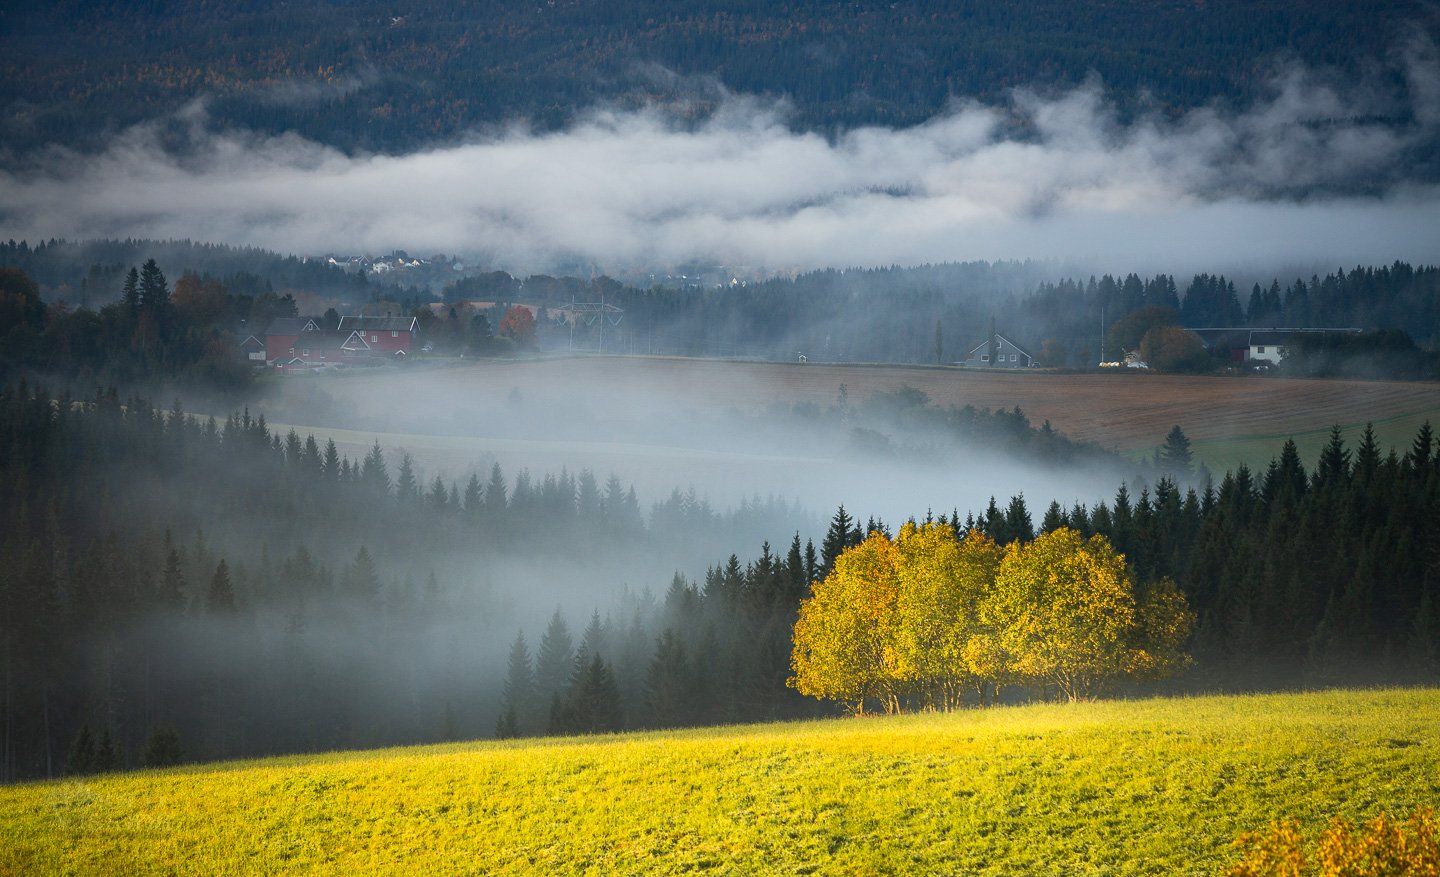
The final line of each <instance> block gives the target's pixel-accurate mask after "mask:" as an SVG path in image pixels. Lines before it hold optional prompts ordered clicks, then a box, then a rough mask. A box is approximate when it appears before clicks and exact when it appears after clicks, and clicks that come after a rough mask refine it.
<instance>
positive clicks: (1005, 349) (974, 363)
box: [963, 333, 1035, 368]
mask: <svg viewBox="0 0 1440 877" xmlns="http://www.w3.org/2000/svg"><path fill="white" fill-rule="evenodd" d="M995 348H996V354H995V361H994V362H991V361H990V342H989V340H986V341H982V342H981V343H979V344H977V345H975V347H973V348H971V350H970V352H969V353H967V354H965V359H964V363H963V364H964V365H965V366H966V367H968V368H1032V367H1034V365H1035V357H1033V356H1031V355H1030V353H1029V352H1028V351H1027V350H1025V348H1023V347H1021V346H1020V345H1018V344H1016V343H1015V342H1014V341H1011V340H1010V339H1009V338H1006V337H1005V336H1004V335H1001V334H999V333H996V335H995Z"/></svg>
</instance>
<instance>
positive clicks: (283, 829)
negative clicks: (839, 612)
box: [0, 690, 1440, 874]
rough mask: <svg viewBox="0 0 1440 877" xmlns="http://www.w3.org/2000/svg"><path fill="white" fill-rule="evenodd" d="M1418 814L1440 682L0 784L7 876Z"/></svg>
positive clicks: (1106, 848) (854, 853)
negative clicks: (1416, 686) (1426, 686)
mask: <svg viewBox="0 0 1440 877" xmlns="http://www.w3.org/2000/svg"><path fill="white" fill-rule="evenodd" d="M1437 801H1440V690H1398V691H1395V690H1392V691H1341V692H1325V693H1315V694H1299V695H1267V696H1250V697H1206V698H1194V699H1174V700H1148V701H1135V702H1128V703H1127V702H1112V703H1097V704H1084V705H1073V706H1072V705H1044V706H1033V707H1017V708H1003V709H994V710H989V711H984V712H980V711H972V712H966V713H962V714H957V715H945V716H928V715H927V716H906V717H901V718H893V719H857V720H835V721H822V722H810V723H797V724H783V725H762V726H750V727H732V728H720V729H708V730H697V731H687V732H675V733H653V734H629V735H621V736H615V737H597V738H571V739H556V740H540V741H527V742H521V743H493V742H492V743H467V744H456V745H446V746H432V747H422V748H412V749H395V750H386V751H375V752H358V753H341V754H331V755H323V756H313V757H293V758H279V759H271V760H266V761H255V762H238V763H231V764H221V765H210V766H197V767H192V768H184V769H174V770H169V771H158V772H145V773H134V774H128V775H115V776H108V777H104V778H100V779H88V780H83V781H60V782H49V783H38V784H32V785H26V786H19V787H11V788H7V789H3V790H0V826H4V828H5V834H6V835H7V840H6V841H5V843H4V844H0V871H3V872H6V873H51V872H66V873H87V874H94V873H126V874H144V873H161V872H164V873H176V872H204V873H238V872H253V871H292V870H310V871H319V872H329V873H384V872H390V873H402V872H403V873H544V874H552V873H593V874H611V873H647V874H649V873H680V872H687V871H702V870H711V871H717V872H721V873H746V874H750V873H774V874H805V873H957V872H964V873H993V874H1001V873H1009V874H1014V873H1050V874H1076V873H1085V872H1092V873H1096V872H1098V873H1118V874H1170V873H1213V872H1215V871H1216V870H1217V869H1218V868H1220V867H1221V866H1222V865H1223V864H1224V863H1226V862H1228V861H1230V860H1231V858H1232V851H1231V848H1230V841H1231V840H1232V839H1233V838H1234V837H1235V835H1237V834H1238V833H1240V832H1242V831H1246V830H1249V829H1255V828H1259V827H1262V826H1264V825H1265V824H1266V823H1267V822H1268V820H1270V819H1271V818H1274V817H1276V816H1280V815H1292V816H1295V817H1297V818H1299V819H1300V820H1301V821H1302V822H1303V823H1305V824H1306V825H1307V827H1308V826H1316V825H1319V824H1321V823H1323V822H1325V821H1327V820H1328V819H1329V818H1331V817H1332V816H1334V815H1337V814H1338V815H1345V816H1350V817H1357V818H1358V817H1364V816H1369V815H1373V814H1374V813H1375V812H1377V811H1378V810H1380V809H1382V808H1384V809H1389V810H1391V811H1393V812H1408V811H1409V810H1410V809H1411V808H1413V807H1414V806H1416V805H1418V804H1422V803H1429V804H1434V803H1436V802H1437Z"/></svg>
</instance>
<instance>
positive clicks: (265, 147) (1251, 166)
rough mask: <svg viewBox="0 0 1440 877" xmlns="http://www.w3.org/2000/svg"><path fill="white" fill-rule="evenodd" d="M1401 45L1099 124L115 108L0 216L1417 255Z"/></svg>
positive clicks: (353, 234) (736, 244)
mask: <svg viewBox="0 0 1440 877" xmlns="http://www.w3.org/2000/svg"><path fill="white" fill-rule="evenodd" d="M1404 68H1405V78H1406V81H1407V86H1406V87H1405V88H1404V89H1403V90H1402V92H1403V94H1404V95H1405V97H1404V98H1403V99H1402V98H1398V97H1396V95H1395V94H1388V93H1384V92H1382V91H1380V90H1378V89H1376V88H1373V87H1370V86H1367V85H1360V84H1354V83H1351V84H1343V83H1342V84H1327V83H1325V82H1323V81H1321V78H1320V77H1318V76H1316V75H1314V74H1312V73H1310V72H1307V71H1305V70H1302V69H1297V68H1290V69H1286V70H1283V71H1280V72H1279V73H1278V74H1277V75H1276V77H1275V78H1274V80H1273V83H1272V93H1271V95H1270V97H1269V98H1268V99H1266V100H1264V101H1261V102H1259V103H1257V104H1256V105H1255V106H1252V107H1250V108H1248V109H1246V110H1244V111H1240V112H1224V111H1221V110H1219V109H1215V108H1207V109H1204V110H1199V111H1195V112H1192V113H1190V114H1188V115H1185V116H1184V117H1182V118H1179V119H1162V118H1160V117H1158V116H1157V117H1147V118H1141V119H1139V120H1137V121H1132V122H1129V123H1126V124H1122V123H1120V122H1119V121H1117V119H1116V117H1115V114H1114V112H1113V111H1112V109H1111V107H1110V106H1109V104H1108V102H1107V100H1106V96H1105V94H1104V93H1103V91H1102V89H1101V88H1100V87H1099V86H1098V85H1091V86H1087V87H1085V88H1081V89H1079V90H1076V91H1073V92H1071V93H1068V94H1064V95H1060V96H1058V97H1040V96H1037V95H1035V94H1032V93H1028V92H1017V93H1016V94H1015V95H1014V97H1013V99H1012V101H1011V102H1010V103H1009V104H1007V105H1005V106H982V105H978V104H974V103H959V104H956V105H955V106H954V107H953V108H952V109H951V110H950V111H949V112H946V113H944V114H942V115H940V116H938V117H936V118H935V119H932V120H931V121H929V122H927V123H925V124H922V125H918V126H915V127H911V128H902V129H886V128H864V129H858V130H853V131H850V132H848V133H844V134H842V135H840V136H838V137H835V138H833V139H827V138H825V137H822V136H819V135H817V134H813V133H805V132H796V131H793V130H791V129H790V128H789V127H787V125H786V124H785V113H784V107H783V106H781V105H775V104H766V103H761V102H758V101H755V100H752V99H746V98H743V97H731V98H728V99H727V100H725V101H724V102H723V104H722V105H721V107H720V109H719V111H718V112H716V113H714V114H713V115H712V116H710V117H709V118H708V119H706V120H705V121H704V122H702V123H700V124H699V125H694V124H690V125H686V124H683V123H681V122H680V121H678V120H677V119H676V118H675V116H674V115H673V114H670V113H667V111H666V110H665V109H664V108H652V109H649V110H643V111H638V112H617V111H606V110H599V111H595V112H593V113H591V114H590V115H588V116H587V117H586V118H584V119H583V120H582V121H580V122H578V123H577V124H575V125H573V126H572V127H570V128H569V129H567V130H564V131H561V132H558V133H548V134H537V133H533V132H530V131H528V130H526V129H524V128H521V127H516V128H512V129H510V130H507V131H504V132H500V133H496V134H491V135H488V136H484V137H476V138H475V139H472V140H471V141H469V142H466V143H463V144H459V145H451V146H445V147H441V148H434V149H430V150H426V151H421V152H416V153H411V154H406V155H398V156H387V155H365V156H347V155H344V154H342V153H340V152H338V151H336V150H333V149H330V148H327V147H325V146H322V145H320V144H317V143H314V142H311V141H307V140H304V139H301V138H298V137H295V136H278V137H263V136H259V135H255V134H253V133H248V132H236V131H230V132H222V133H207V132H205V130H204V127H205V126H204V120H203V118H195V117H192V118H191V119H190V121H189V123H188V124H190V125H191V137H190V146H189V147H187V148H186V149H185V150H183V151H181V152H178V153H177V151H176V150H174V149H167V148H165V147H164V146H163V145H162V134H161V126H158V125H151V126H140V127H137V128H134V129H131V130H129V131H127V132H125V133H124V134H123V135H122V136H121V137H119V138H118V139H117V140H116V141H114V142H113V144H112V145H111V146H110V147H109V149H107V150H106V151H105V152H103V153H101V154H98V155H78V154H75V153H73V152H69V151H66V150H63V149H56V150H54V151H52V152H51V153H49V154H48V155H47V156H45V157H43V158H42V159H40V160H38V161H37V162H36V163H35V164H34V165H32V166H31V167H30V168H28V169H27V170H24V171H11V172H8V173H5V174H0V236H4V237H13V238H21V237H25V238H30V239H32V240H33V239H36V238H42V237H68V238H72V239H73V238H84V237H100V236H107V237H110V236H115V237H140V236H145V237H185V238H194V239H204V240H215V241H224V242H229V243H246V244H256V245H260V246H265V247H269V248H274V249H277V250H281V251H283V252H297V253H322V252H331V251H335V252H354V251H370V252H384V251H388V250H389V249H391V248H394V247H402V248H405V249H409V250H412V251H416V252H426V253H428V252H434V251H446V252H457V253H467V254H477V255H482V256H484V257H485V258H487V259H489V260H492V261H493V262H495V263H497V264H499V265H502V266H505V267H509V268H511V269H512V270H517V271H531V270H546V269H551V268H554V267H555V266H556V265H560V264H573V263H574V262H575V261H581V262H585V263H590V264H593V265H596V266H598V267H600V268H602V269H605V270H611V271H621V270H635V269H640V268H647V267H663V266H670V265H675V264H679V263H682V262H684V261H687V260H692V259H696V260H707V261H719V262H723V263H726V264H732V265H750V266H767V267H769V268H772V269H782V268H814V267H822V266H829V265H878V264H891V263H901V264H908V263H919V262H928V261H945V260H964V259H1001V258H1059V259H1067V260H1080V261H1091V262H1094V263H1096V264H1101V265H1116V266H1117V267H1123V268H1131V267H1134V268H1140V267H1155V268H1169V269H1171V270H1180V269H1183V268H1185V267H1188V266H1191V265H1195V266H1199V265H1202V264H1211V265H1213V264H1214V263H1215V262H1216V261H1224V262H1225V263H1227V264H1239V263H1246V262H1265V263H1272V264H1273V263H1276V262H1296V261H1317V260H1318V261H1322V262H1325V263H1327V264H1328V263H1337V262H1358V261H1367V262H1374V261H1385V260H1390V259H1394V258H1404V259H1411V260H1420V261H1426V260H1434V259H1435V258H1437V256H1440V253H1437V250H1440V235H1437V234H1436V232H1435V229H1436V228H1440V187H1437V186H1436V185H1434V184H1433V183H1430V182H1416V181H1415V179H1416V178H1417V174H1416V170H1415V169H1416V167H1417V166H1423V164H1424V163H1425V162H1426V161H1433V156H1434V155H1435V154H1436V149H1437V143H1440V139H1437V136H1436V135H1437V129H1440V86H1437V82H1440V64H1437V62H1436V57H1435V50H1434V47H1433V45H1431V44H1430V43H1428V42H1424V43H1416V44H1415V45H1414V46H1412V47H1411V49H1410V50H1409V51H1408V52H1407V53H1405V64H1404ZM172 124H173V122H172ZM1433 172H1434V168H1431V169H1430V170H1429V172H1428V173H1426V174H1424V175H1421V177H1420V178H1421V179H1434V176H1433Z"/></svg>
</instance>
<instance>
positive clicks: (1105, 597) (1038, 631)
mask: <svg viewBox="0 0 1440 877" xmlns="http://www.w3.org/2000/svg"><path fill="white" fill-rule="evenodd" d="M980 614H981V618H982V620H983V621H984V622H985V624H986V625H987V626H988V627H989V628H990V629H991V630H992V631H993V634H992V635H993V636H994V646H993V650H994V652H995V653H997V655H998V657H997V658H996V660H997V662H998V663H1000V664H1001V665H1003V666H1004V667H1005V668H1007V669H1008V670H1009V671H1010V672H1012V673H1014V674H1016V675H1018V676H1021V677H1025V678H1027V679H1030V680H1034V681H1036V682H1039V683H1042V684H1050V685H1054V686H1055V687H1056V688H1057V689H1059V691H1060V693H1061V694H1062V695H1064V696H1065V697H1066V698H1068V699H1069V700H1072V701H1074V700H1087V699H1090V698H1093V697H1095V696H1097V695H1099V694H1101V693H1102V692H1103V691H1104V690H1105V689H1107V688H1108V687H1110V686H1111V685H1112V684H1114V683H1115V682H1116V681H1117V680H1120V679H1124V678H1152V679H1153V678H1159V677H1162V676H1164V675H1166V674H1168V673H1171V672H1174V670H1176V669H1178V668H1179V667H1180V666H1182V665H1183V663H1184V660H1185V655H1184V653H1183V652H1182V651H1181V650H1180V645H1181V644H1182V643H1183V642H1184V640H1185V637H1186V636H1188V635H1189V631H1190V625H1191V623H1192V619H1191V615H1190V612H1189V609H1188V608H1187V607H1186V605H1185V601H1184V598H1183V597H1182V596H1181V595H1180V594H1179V592H1178V591H1176V589H1175V586H1174V584H1173V583H1171V582H1168V581H1161V582H1158V583H1156V584H1153V585H1150V586H1148V587H1146V588H1143V589H1137V587H1136V585H1135V582H1134V580H1133V578H1132V577H1131V575H1130V572H1129V570H1128V569H1127V568H1126V566H1125V558H1124V557H1123V556H1122V555H1120V554H1119V553H1117V552H1116V551H1115V549H1114V548H1113V547H1111V545H1110V543H1109V541H1108V540H1106V539H1105V538H1104V537H1103V536H1099V535H1096V536H1092V537H1091V538H1089V539H1085V538H1083V537H1082V536H1081V535H1080V534H1079V533H1077V532H1075V531H1074V530H1071V529H1068V528H1061V529H1058V530H1055V531H1053V532H1051V533H1047V534H1045V535H1043V536H1040V537H1039V538H1037V539H1035V540H1034V541H1033V542H1030V543H1028V544H1021V543H1013V544H1011V545H1010V546H1009V548H1008V549H1007V550H1006V552H1005V558H1004V559H1003V560H1002V561H1001V562H1000V569H999V572H998V573H997V575H996V577H995V587H994V589H993V590H992V592H991V594H990V599H989V600H987V601H986V602H985V603H984V605H983V606H982V608H981V613H980Z"/></svg>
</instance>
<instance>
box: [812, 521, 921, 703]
mask: <svg viewBox="0 0 1440 877" xmlns="http://www.w3.org/2000/svg"><path fill="white" fill-rule="evenodd" d="M898 559H899V555H898V552H897V551H896V548H895V543H894V542H892V541H891V540H890V539H888V538H886V536H885V535H884V534H883V533H871V534H870V536H869V538H867V539H866V540H865V541H864V542H861V543H860V544H859V545H856V546H853V547H851V548H849V549H847V550H846V551H845V552H844V553H843V554H841V555H840V557H839V558H837V559H836V561H835V569H834V570H833V571H832V572H831V573H830V575H828V576H826V577H825V578H824V579H823V580H821V581H819V582H816V583H815V585H814V589H813V591H812V594H811V596H810V597H809V598H808V599H806V600H802V601H801V602H800V615H799V618H798V619H797V620H796V622H795V636H794V652H793V653H792V655H791V669H792V670H793V671H794V675H793V676H792V677H791V678H790V680H789V682H790V686H791V687H792V688H794V689H795V690H796V691H798V692H800V693H801V694H805V695H809V696H811V697H819V698H825V699H828V700H838V701H841V702H842V703H846V704H848V705H849V706H850V707H851V708H852V709H853V710H854V711H855V712H857V713H863V712H864V710H865V701H866V700H867V699H873V700H878V701H880V703H881V704H882V706H883V707H884V709H885V711H886V712H895V711H898V710H899V708H900V687H901V685H902V680H901V677H900V675H899V674H898V673H897V672H896V666H895V665H896V661H895V657H896V652H895V649H894V636H893V627H894V624H895V607H896V600H897V596H898V594H899V574H898Z"/></svg>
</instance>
